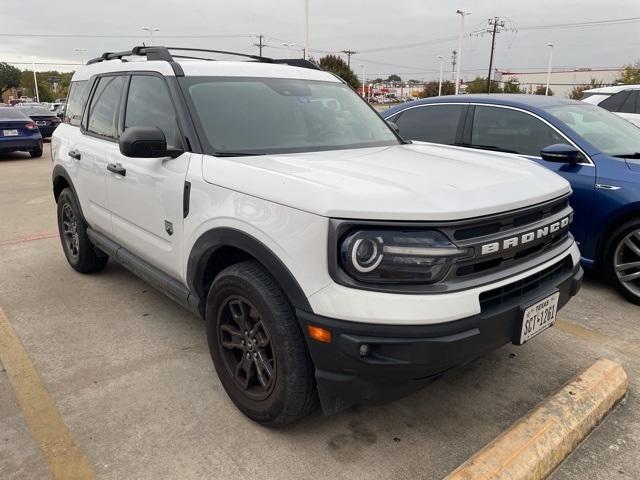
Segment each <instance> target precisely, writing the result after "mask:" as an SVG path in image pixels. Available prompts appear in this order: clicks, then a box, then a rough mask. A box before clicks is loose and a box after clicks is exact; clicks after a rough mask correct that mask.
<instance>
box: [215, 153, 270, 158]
mask: <svg viewBox="0 0 640 480" xmlns="http://www.w3.org/2000/svg"><path fill="white" fill-rule="evenodd" d="M259 155H266V153H262V152H213V156H214V157H255V156H259Z"/></svg>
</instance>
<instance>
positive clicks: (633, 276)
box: [603, 219, 640, 305]
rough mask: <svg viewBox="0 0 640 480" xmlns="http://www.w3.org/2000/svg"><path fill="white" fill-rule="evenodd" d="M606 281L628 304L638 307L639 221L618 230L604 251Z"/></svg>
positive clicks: (639, 294)
mask: <svg viewBox="0 0 640 480" xmlns="http://www.w3.org/2000/svg"><path fill="white" fill-rule="evenodd" d="M603 260H604V271H605V275H606V277H607V280H608V281H609V282H610V283H612V284H613V285H615V287H616V288H617V289H618V290H619V291H620V293H622V295H624V297H625V298H626V299H627V300H629V301H630V302H633V303H636V304H638V305H640V219H637V220H632V221H630V222H627V223H625V224H623V225H622V226H621V227H620V228H618V229H617V230H616V231H615V232H613V234H612V235H611V237H609V241H608V242H607V245H606V247H605V251H604V256H603Z"/></svg>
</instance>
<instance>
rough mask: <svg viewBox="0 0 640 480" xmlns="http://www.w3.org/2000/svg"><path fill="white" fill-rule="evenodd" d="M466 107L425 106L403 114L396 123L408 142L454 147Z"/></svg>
mask: <svg viewBox="0 0 640 480" xmlns="http://www.w3.org/2000/svg"><path fill="white" fill-rule="evenodd" d="M466 108H467V106H466V105H464V104H461V105H425V106H421V107H414V108H410V109H408V110H405V111H404V112H402V114H401V115H400V116H399V117H397V120H395V123H396V124H397V125H398V128H399V129H400V136H402V138H404V139H406V140H420V141H423V142H433V143H444V144H446V145H453V144H454V143H455V142H456V133H457V131H458V126H459V124H460V119H461V118H462V115H463V113H464V111H465V109H466Z"/></svg>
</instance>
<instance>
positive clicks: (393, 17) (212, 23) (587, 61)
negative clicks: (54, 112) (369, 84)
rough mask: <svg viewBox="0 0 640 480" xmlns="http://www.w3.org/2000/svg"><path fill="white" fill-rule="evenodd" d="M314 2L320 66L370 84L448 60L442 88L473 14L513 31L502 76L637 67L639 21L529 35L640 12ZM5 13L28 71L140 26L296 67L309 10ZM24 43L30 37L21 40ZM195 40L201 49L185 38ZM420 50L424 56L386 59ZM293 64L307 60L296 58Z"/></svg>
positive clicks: (286, 1) (499, 43) (469, 45)
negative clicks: (342, 67) (345, 62)
mask: <svg viewBox="0 0 640 480" xmlns="http://www.w3.org/2000/svg"><path fill="white" fill-rule="evenodd" d="M309 1H310V42H309V43H310V50H311V52H312V55H313V56H315V57H319V56H322V55H323V54H324V52H339V51H340V50H344V49H352V50H355V51H358V52H362V53H360V54H357V55H354V56H353V57H352V59H351V66H352V68H354V70H356V72H357V73H358V75H361V71H362V69H361V68H360V67H359V65H360V64H363V65H364V66H365V71H366V75H367V77H369V78H373V77H387V76H388V75H389V74H391V73H397V74H399V75H400V76H402V78H403V79H408V78H416V79H432V78H436V77H437V70H438V68H439V64H438V59H437V55H439V54H441V55H444V56H445V76H447V75H448V76H449V77H450V75H451V73H450V71H451V63H450V57H451V51H452V50H453V49H456V48H457V40H456V39H455V37H456V36H457V35H458V32H459V23H460V17H459V16H458V15H456V13H455V11H456V10H457V9H458V8H462V9H464V10H469V11H471V13H472V14H471V15H470V16H469V17H467V19H466V22H465V31H466V32H467V34H470V33H471V32H474V31H482V30H483V29H484V28H486V26H487V19H488V18H489V17H493V16H500V17H502V18H504V19H505V21H506V28H505V30H504V31H503V32H502V33H500V34H499V35H498V36H497V37H496V53H495V60H494V64H495V66H496V67H498V68H501V69H510V70H515V71H522V70H525V69H526V70H532V69H536V68H537V69H540V70H545V69H546V65H547V60H548V53H549V48H548V47H546V46H545V45H546V44H547V43H548V42H553V43H554V44H555V48H554V57H553V58H554V61H553V63H554V66H556V67H615V66H620V65H622V64H625V63H631V62H634V61H636V60H639V59H640V21H638V20H636V21H634V22H630V23H624V24H616V25H599V26H591V27H580V28H554V29H531V28H530V27H538V26H545V25H555V24H566V23H575V22H589V21H602V20H607V19H621V18H631V17H640V1H639V0H607V1H602V0H598V1H595V0H562V1H560V0H555V1H554V0H536V1H517V0H511V1H509V2H500V1H497V0H483V1H478V0H476V1H474V2H472V1H470V0H460V1H453V0H440V1H434V0H422V1H419V0H411V1H409V0H407V1H398V0H396V1H389V0H387V1H382V0H367V1H354V0H351V1H346V0H309ZM2 10H3V11H2V15H1V19H2V29H1V30H0V61H10V62H31V57H32V56H33V55H35V56H36V57H37V61H38V62H56V63H79V61H80V56H79V53H77V52H75V51H74V49H75V48H86V49H87V52H84V55H85V59H87V58H92V57H95V56H98V55H99V54H101V53H102V52H104V51H117V50H124V49H129V48H131V47H132V46H134V45H136V44H141V43H142V42H143V41H146V40H147V39H146V38H144V36H145V35H148V34H146V32H144V31H143V30H142V27H143V26H154V27H158V28H159V29H160V31H159V32H157V33H156V34H155V35H156V38H155V39H154V42H155V43H156V44H164V45H171V46H177V45H179V46H194V47H209V48H215V49H223V50H225V49H231V50H234V51H243V52H249V53H257V50H258V49H257V47H253V46H252V44H253V43H254V42H255V41H257V39H256V38H255V35H257V34H259V33H262V34H263V35H265V42H266V44H267V45H268V46H267V47H266V48H265V49H264V53H263V54H264V55H265V56H273V57H286V56H287V50H286V47H284V46H283V45H282V43H283V42H285V43H295V44H300V45H302V43H303V42H304V0H278V1H265V0H235V1H228V0H225V1H219V0H209V1H204V0H201V1H196V0H154V1H148V0H128V1H123V0H102V1H97V0H82V1H77V0H63V1H59V2H55V3H51V2H49V3H47V2H42V1H41V0H21V1H20V2H14V3H13V6H12V7H11V8H6V6H5V8H3V9H2ZM29 12H35V13H34V14H31V13H29ZM19 34H22V35H25V34H28V35H31V36H14V35H19ZM33 35H35V36H33ZM44 35H52V36H44ZM61 35H67V36H68V37H62V36H61ZM76 35H77V36H76ZM80 35H87V36H84V37H83V36H80ZM109 35H111V36H112V37H107V36H109ZM171 35H173V36H174V37H171ZM187 35H192V36H195V37H197V38H186V37H184V36H187ZM96 36H102V37H96ZM179 36H182V37H181V38H180V37H179ZM205 36H207V37H205ZM490 38H491V37H490V35H487V34H485V35H484V36H469V37H467V38H465V41H464V48H463V58H462V69H463V77H465V78H469V77H473V76H475V75H477V74H481V75H483V76H486V69H487V66H488V60H489V48H490ZM443 39H444V40H443ZM439 40H440V41H439ZM416 43H422V44H421V45H418V46H412V47H408V46H407V47H404V48H387V47H396V46H398V45H406V44H416ZM292 56H300V54H297V55H296V53H295V52H292ZM18 66H20V67H21V68H26V66H24V65H18ZM48 68H49V67H48V66H45V65H42V66H39V67H38V69H48ZM51 68H56V66H51ZM66 69H73V66H67V68H66Z"/></svg>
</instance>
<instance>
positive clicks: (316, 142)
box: [185, 77, 400, 155]
mask: <svg viewBox="0 0 640 480" xmlns="http://www.w3.org/2000/svg"><path fill="white" fill-rule="evenodd" d="M185 82H186V86H187V92H188V94H189V96H190V99H191V102H192V104H193V107H194V110H195V113H196V115H197V117H198V119H199V123H200V129H201V130H202V132H203V133H204V135H203V136H204V137H205V138H206V140H207V142H208V143H209V147H210V148H209V150H210V153H216V154H217V153H221V154H225V153H227V154H230V155H231V154H243V153H246V154H254V155H255V154H258V155H259V154H268V153H292V152H308V151H320V150H336V149H344V148H363V147H377V146H387V145H396V144H398V143H400V141H399V140H398V138H397V137H396V136H395V135H394V133H393V132H392V131H391V129H390V128H389V127H388V126H387V125H386V123H385V122H384V120H382V118H381V117H380V116H379V115H377V114H376V113H375V112H374V111H373V110H372V109H371V108H369V106H368V105H367V104H366V103H365V102H364V101H363V100H362V99H360V98H359V97H358V95H357V94H356V93H355V92H354V91H353V90H351V89H350V88H349V87H348V86H346V85H344V84H342V83H338V82H319V81H310V80H297V79H283V78H247V77H191V78H187V79H185Z"/></svg>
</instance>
